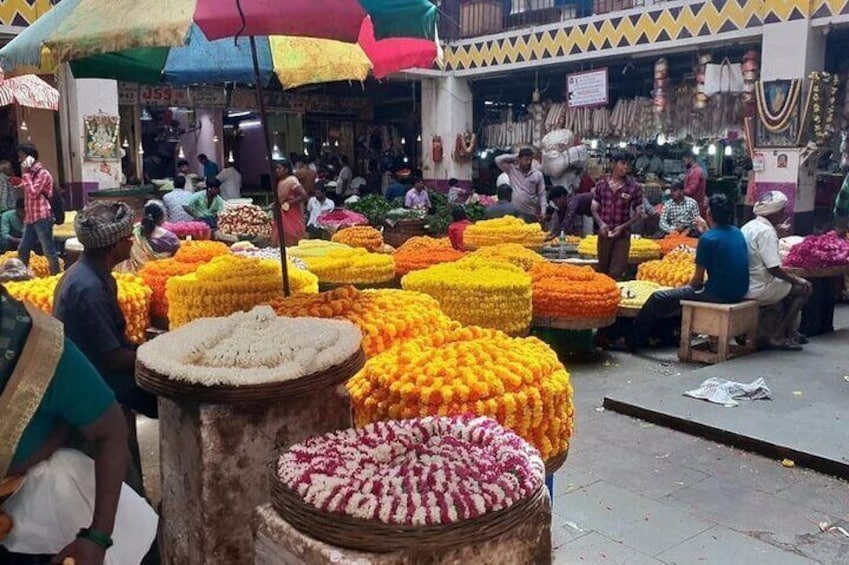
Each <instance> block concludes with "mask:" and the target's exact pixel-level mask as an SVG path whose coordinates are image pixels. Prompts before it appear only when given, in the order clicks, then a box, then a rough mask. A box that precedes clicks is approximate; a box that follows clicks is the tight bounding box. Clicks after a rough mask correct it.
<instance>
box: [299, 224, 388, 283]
mask: <svg viewBox="0 0 849 565" xmlns="http://www.w3.org/2000/svg"><path fill="white" fill-rule="evenodd" d="M348 229H351V228H348ZM303 260H304V263H306V265H307V269H309V270H310V272H311V273H314V274H315V275H316V276H318V280H319V282H322V283H333V284H369V283H381V282H386V281H391V280H392V279H394V278H395V259H394V258H393V257H392V255H387V254H385V253H369V252H368V251H366V250H365V249H363V248H361V247H346V248H345V249H334V250H332V251H329V252H328V253H327V254H325V255H324V256H323V257H304V258H303Z"/></svg>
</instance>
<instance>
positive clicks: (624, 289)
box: [616, 281, 669, 308]
mask: <svg viewBox="0 0 849 565" xmlns="http://www.w3.org/2000/svg"><path fill="white" fill-rule="evenodd" d="M616 286H618V287H619V291H620V295H621V296H620V299H619V305H620V306H624V307H626V308H642V307H643V304H645V303H646V302H647V301H648V299H649V297H650V296H651V295H652V294H654V293H655V292H657V291H658V290H668V289H669V287H668V286H663V285H660V284H657V283H655V282H651V281H626V282H618V283H616Z"/></svg>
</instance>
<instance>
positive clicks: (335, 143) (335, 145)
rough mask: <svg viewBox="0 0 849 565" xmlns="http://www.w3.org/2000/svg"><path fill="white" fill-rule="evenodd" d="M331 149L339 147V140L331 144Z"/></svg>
mask: <svg viewBox="0 0 849 565" xmlns="http://www.w3.org/2000/svg"><path fill="white" fill-rule="evenodd" d="M333 147H339V140H338V139H337V140H336V141H334V142H333Z"/></svg>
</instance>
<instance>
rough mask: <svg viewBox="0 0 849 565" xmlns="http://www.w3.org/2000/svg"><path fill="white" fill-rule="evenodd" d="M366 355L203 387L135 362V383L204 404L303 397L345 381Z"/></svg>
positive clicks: (359, 354)
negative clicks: (258, 380) (292, 374)
mask: <svg viewBox="0 0 849 565" xmlns="http://www.w3.org/2000/svg"><path fill="white" fill-rule="evenodd" d="M365 361H366V356H365V353H364V352H363V350H362V349H360V350H358V351H357V352H356V353H354V354H353V355H352V356H351V357H349V358H348V359H346V360H345V361H343V362H341V363H339V364H338V365H334V366H333V367H330V368H328V369H325V370H324V371H319V372H317V373H313V374H312V375H307V376H305V377H301V378H299V379H293V380H291V381H283V382H276V383H265V384H256V385H244V386H235V385H216V386H203V385H199V384H195V383H189V382H185V381H177V380H173V379H171V378H169V377H167V376H165V375H161V374H159V373H157V372H155V371H152V370H151V369H149V368H147V367H146V366H145V365H144V364H143V363H141V362H140V361H136V382H137V383H138V385H139V386H140V387H141V388H143V389H144V390H146V391H148V392H150V393H153V394H155V395H157V396H164V397H166V398H173V399H175V400H182V401H195V402H202V403H206V404H242V403H252V402H270V401H275V400H284V399H289V398H292V397H297V396H303V395H306V394H310V393H313V392H315V391H316V390H318V389H322V388H328V387H332V386H336V385H339V384H341V383H344V382H345V381H347V380H348V379H349V378H351V377H352V376H354V374H355V373H356V372H357V371H359V370H360V369H362V367H363V365H364V364H365Z"/></svg>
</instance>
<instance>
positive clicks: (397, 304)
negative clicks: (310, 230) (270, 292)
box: [271, 286, 453, 357]
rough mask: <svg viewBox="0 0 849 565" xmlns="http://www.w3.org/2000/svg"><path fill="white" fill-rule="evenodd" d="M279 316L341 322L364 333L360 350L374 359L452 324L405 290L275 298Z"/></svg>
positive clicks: (343, 290) (432, 305) (339, 290)
mask: <svg viewBox="0 0 849 565" xmlns="http://www.w3.org/2000/svg"><path fill="white" fill-rule="evenodd" d="M271 306H272V308H274V311H275V312H277V315H278V316H290V317H298V316H306V317H314V318H341V319H345V320H348V321H350V322H353V323H354V324H356V325H357V327H359V328H360V330H361V331H362V332H363V349H364V350H365V353H366V356H368V357H373V356H375V355H377V354H378V353H382V352H383V351H386V350H387V349H389V348H390V347H392V346H393V345H395V344H397V343H401V342H404V341H408V340H410V339H413V338H416V337H419V336H422V335H425V334H428V333H431V332H435V331H439V330H445V329H447V328H448V327H450V326H451V324H452V323H453V322H452V321H451V320H450V319H449V318H448V317H447V316H446V315H445V314H443V313H442V311H441V310H440V309H439V303H438V302H437V301H436V300H434V299H433V298H431V297H430V296H428V295H426V294H421V293H419V292H410V291H405V290H389V289H383V290H366V291H359V290H357V289H356V288H354V287H351V286H348V287H342V288H337V289H334V290H331V291H328V292H322V293H319V294H309V295H306V294H304V295H298V296H290V297H288V298H282V297H281V298H278V299H277V300H275V301H273V302H272V303H271Z"/></svg>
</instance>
